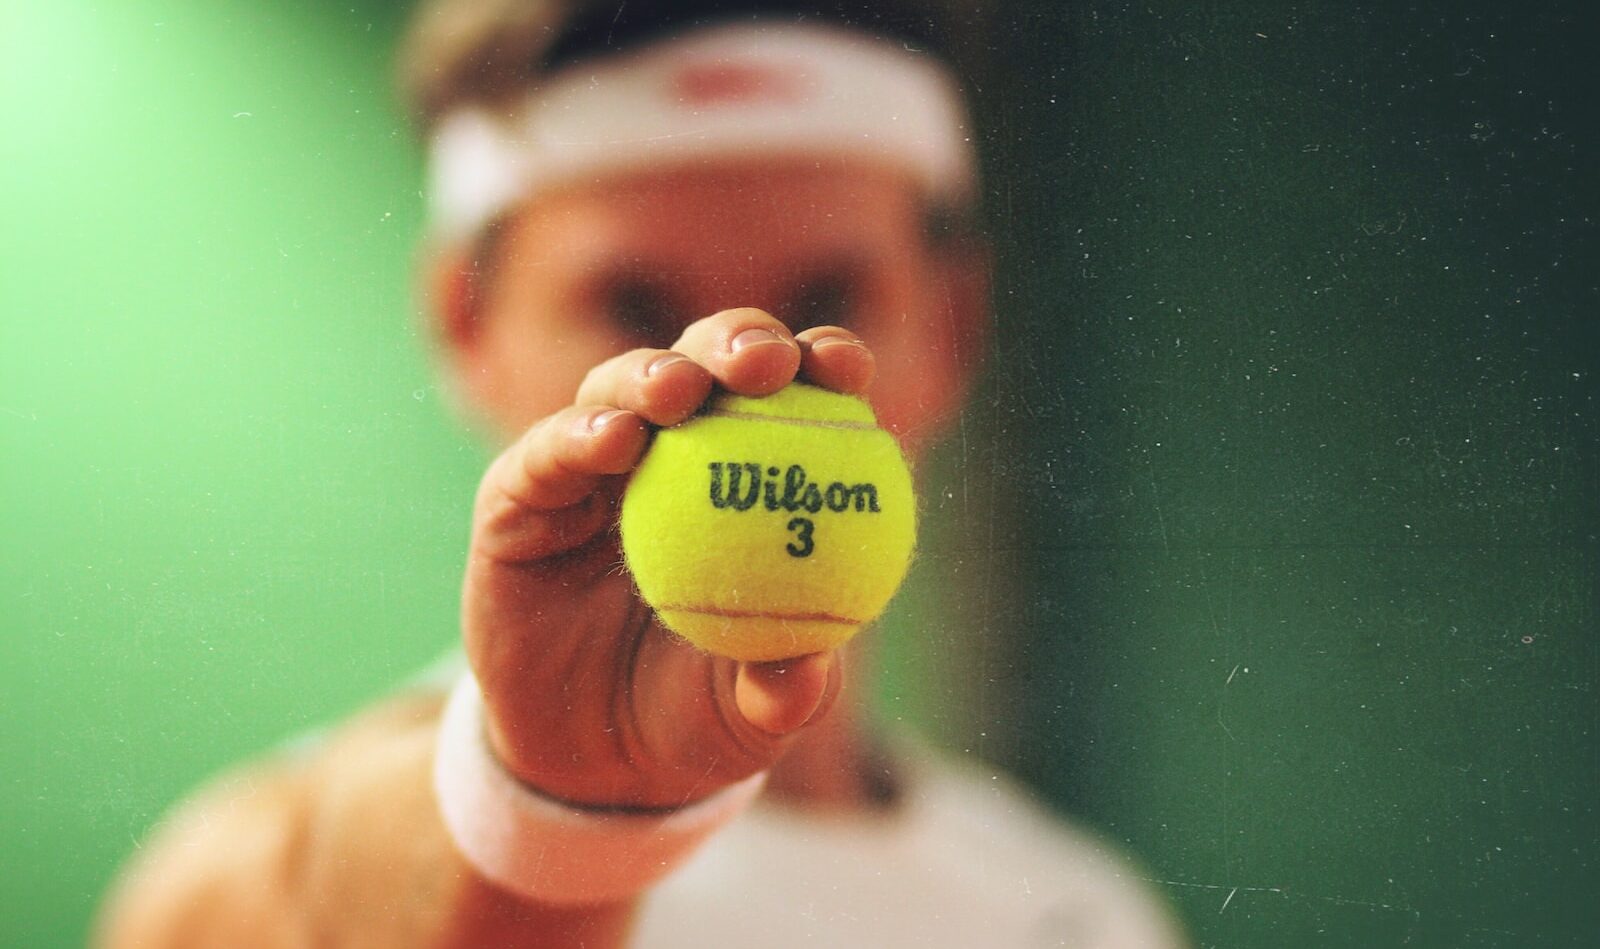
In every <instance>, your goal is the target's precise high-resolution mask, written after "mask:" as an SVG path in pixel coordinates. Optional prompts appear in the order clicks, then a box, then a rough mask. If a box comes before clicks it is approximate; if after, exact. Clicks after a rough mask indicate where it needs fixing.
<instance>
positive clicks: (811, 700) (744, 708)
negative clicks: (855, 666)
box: [733, 652, 840, 737]
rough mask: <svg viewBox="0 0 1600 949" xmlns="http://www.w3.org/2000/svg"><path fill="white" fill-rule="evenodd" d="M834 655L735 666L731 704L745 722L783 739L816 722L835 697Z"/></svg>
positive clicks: (837, 677) (836, 662) (835, 659)
mask: <svg viewBox="0 0 1600 949" xmlns="http://www.w3.org/2000/svg"><path fill="white" fill-rule="evenodd" d="M838 666H839V663H838V661H837V656H836V655H835V654H834V653H831V652H827V653H812V654H811V655H809V656H800V657H799V658H796V659H780V660H778V661H776V662H745V663H740V664H739V672H738V677H737V678H736V679H735V680H734V687H733V697H734V704H735V705H736V706H737V707H738V709H739V714H740V715H743V716H744V719H745V721H747V722H749V723H750V724H751V725H753V726H755V727H756V728H757V729H759V730H760V731H762V732H765V733H766V734H768V735H772V736H775V737H776V736H782V735H787V734H789V733H790V732H792V731H795V730H796V729H798V728H800V727H801V726H802V725H805V724H806V723H807V722H810V721H813V720H815V719H817V718H820V717H821V716H822V715H823V714H825V713H826V712H827V708H828V706H829V705H831V704H832V701H833V697H834V696H835V695H837V694H838V688H839V682H840V675H839V669H838Z"/></svg>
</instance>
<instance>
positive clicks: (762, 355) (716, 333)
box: [672, 307, 800, 396]
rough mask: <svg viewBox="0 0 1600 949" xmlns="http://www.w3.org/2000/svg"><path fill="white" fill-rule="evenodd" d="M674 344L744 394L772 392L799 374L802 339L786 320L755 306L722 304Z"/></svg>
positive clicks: (728, 386) (730, 388) (719, 380)
mask: <svg viewBox="0 0 1600 949" xmlns="http://www.w3.org/2000/svg"><path fill="white" fill-rule="evenodd" d="M672 348H673V350H675V351H677V352H680V353H683V354H684V355H685V356H688V357H689V358H690V359H693V360H694V361H695V362H697V363H699V364H700V365H702V366H704V367H705V368H706V369H707V370H708V371H709V372H710V373H711V375H712V376H713V377H714V378H715V379H716V380H717V383H718V384H719V385H721V386H722V387H723V388H724V389H727V390H728V391H730V392H737V393H739V394H740V395H752V396H762V395H771V394H772V393H774V392H776V391H778V390H779V389H781V388H783V387H784V386H786V385H788V384H789V383H790V382H791V381H793V379H794V375H795V373H796V372H797V371H798V370H799V368H800V345H799V344H798V343H796V342H795V339H794V335H793V334H791V333H790V332H789V328H788V327H787V326H784V325H783V323H782V322H781V321H779V320H778V319H776V318H774V317H773V316H772V315H771V314H770V313H767V312H765V311H763V310H757V309H755V308H754V307H741V308H739V309H736V310H723V311H722V312H721V313H717V314H714V315H712V316H708V317H706V318H705V319H703V320H697V321H695V322H694V323H691V324H690V325H689V328H688V329H686V330H684V331H683V335H682V336H680V337H678V341H677V342H675V343H673V344H672Z"/></svg>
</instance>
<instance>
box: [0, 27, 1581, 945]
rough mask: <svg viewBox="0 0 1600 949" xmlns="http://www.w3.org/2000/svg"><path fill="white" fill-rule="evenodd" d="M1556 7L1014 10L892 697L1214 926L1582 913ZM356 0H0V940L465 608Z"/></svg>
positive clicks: (1483, 937) (1528, 931)
mask: <svg viewBox="0 0 1600 949" xmlns="http://www.w3.org/2000/svg"><path fill="white" fill-rule="evenodd" d="M352 7H353V8H352ZM1592 20H1593V17H1592V16H1591V15H1588V14H1587V12H1586V10H1585V9H1584V8H1583V7H1581V6H1579V5H1577V4H1570V5H1566V6H1556V5H1524V6H1523V7H1503V6H1502V5H1486V4H1479V5H1474V6H1473V7H1468V6H1464V5H1462V4H1455V3H1451V4H1446V3H1438V4H1432V5H1428V6H1425V7H1418V6H1416V5H1391V4H1379V3H1369V4H1365V5H1362V6H1355V5H1349V4H1339V5H1334V4H1327V5H1319V6H1312V5H1309V4H1280V3H1266V2H1260V3H1240V4H1230V5H1228V6H1227V8H1226V9H1222V8H1220V7H1219V5H1215V4H1192V3H1179V2H1176V0H1171V2H1162V3H1154V4H1150V3H1144V4H1122V3H1110V2H1086V3H1082V4H1077V5H1075V6H1073V8H1072V9H1071V11H1070V13H1067V12H1063V11H1062V9H1061V6H1060V5H1057V4H1044V3H1038V4H1030V5H1015V4H1014V5H1011V6H1009V7H1007V8H1005V9H1003V10H1002V12H1001V14H1000V24H999V30H998V40H999V42H1000V44H1001V50H1002V54H1003V55H1002V56H1001V62H1000V68H998V69H997V70H996V74H995V75H994V76H993V77H992V79H990V80H989V81H987V82H986V83H985V88H984V89H983V93H982V101H983V102H984V104H985V106H986V108H987V110H988V111H987V115H988V120H987V123H986V125H987V128H986V133H985V147H986V152H987V157H988V158H989V160H990V166H991V169H990V170H991V178H990V185H989V196H990V205H991V210H992V212H993V214H992V217H993V219H994V222H995V226H996V235H997V240H998V245H999V246H998V250H999V263H1000V266H999V273H998V277H997V281H996V299H997V302H998V317H997V320H998V327H999V332H1000V335H999V339H998V344H997V353H996V358H995V360H994V363H993V365H994V369H993V371H992V373H991V376H990V379H989V381H988V384H987V385H986V386H985V387H984V388H983V390H982V391H981V392H980V393H979V394H978V398H977V400H976V402H975V405H974V407H973V409H972V411H971V412H969V413H968V416H967V418H966V420H965V422H964V423H963V425H962V427H961V429H960V430H959V431H958V432H957V433H956V435H955V437H954V438H952V439H951V441H950V443H949V444H948V445H947V446H945V448H944V449H943V451H942V452H941V453H940V455H939V458H938V460H937V462H936V464H935V466H934V467H935V472H936V473H935V476H934V478H933V479H932V481H931V490H930V491H929V493H928V495H927V497H925V499H924V500H925V503H926V505H927V507H928V510H929V511H930V513H931V515H932V516H931V519H930V521H929V529H930V530H929V534H928V535H927V536H926V537H925V544H924V548H923V551H922V552H921V554H920V557H919V562H918V570H917V574H916V577H915V579H914V582H913V589H912V591H911V592H910V593H909V594H908V595H907V596H904V597H903V598H902V600H901V601H900V604H899V610H898V612H897V614H896V617H895V619H894V621H893V622H892V623H891V624H890V628H889V629H888V630H886V633H887V635H885V636H884V637H883V638H882V651H883V653H884V656H885V659H886V674H885V678H884V681H883V683H882V685H881V690H882V692H883V698H884V699H885V708H886V715H888V716H891V717H904V718H907V719H909V720H912V721H915V722H917V723H918V724H919V725H921V726H922V727H924V728H926V729H928V730H931V731H932V732H934V733H935V734H937V735H939V736H940V737H941V739H942V740H944V741H946V742H948V743H951V744H955V745H957V746H959V747H964V748H971V749H974V750H977V751H980V752H982V753H985V754H987V755H989V756H991V757H995V758H999V759H1001V760H1003V761H1005V762H1006V763H1009V764H1012V765H1014V766H1016V767H1017V768H1018V769H1019V770H1021V771H1022V773H1023V774H1025V775H1026V776H1027V777H1029V778H1030V779H1031V780H1033V781H1034V782H1035V783H1036V784H1037V785H1038V786H1039V787H1041V788H1042V789H1043V790H1044V791H1045V792H1046V793H1047V794H1048V795H1049V796H1050V797H1051V798H1052V799H1053V800H1054V801H1055V802H1056V803H1058V804H1059V805H1061V806H1062V807H1063V808H1064V809H1065V810H1068V811H1070V812H1072V813H1074V814H1076V815H1080V816H1082V817H1083V818H1085V819H1086V820H1087V821H1088V822H1090V823H1091V824H1093V825H1095V826H1097V827H1098V828H1100V829H1101V830H1102V831H1104V832H1105V833H1106V834H1107V835H1108V836H1109V837H1110V838H1111V839H1113V840H1115V841H1118V842H1121V843H1123V844H1125V845H1126V846H1127V847H1128V848H1129V849H1130V850H1131V851H1132V852H1133V853H1136V854H1138V855H1139V856H1140V858H1141V860H1142V862H1143V864H1144V866H1145V868H1146V871H1147V872H1148V874H1149V876H1150V877H1151V878H1152V879H1154V880H1157V881H1159V882H1158V883H1157V884H1155V885H1156V888H1157V889H1158V890H1159V891H1161V892H1162V893H1164V894H1165V895H1166V896H1168V897H1169V898H1171V899H1172V900H1173V902H1174V903H1175V904H1176V905H1177V906H1178V907H1179V908H1180V910H1181V913H1182V915H1183V917H1184V919H1185V921H1186V923H1187V924H1188V925H1189V926H1190V927H1191V929H1192V931H1193V932H1194V933H1195V934H1196V937H1197V941H1198V942H1199V943H1200V944H1201V945H1205V946H1229V947H1236V946H1260V947H1279V946H1318V945H1327V946H1362V947H1366V946H1398V945H1419V946H1544V945H1550V946H1565V945H1584V944H1586V942H1587V940H1588V939H1589V937H1591V936H1592V934H1593V933H1595V932H1596V931H1600V909H1597V901H1596V900H1595V899H1594V894H1595V893H1596V892H1597V891H1600V873H1597V869H1596V865H1595V844H1596V834H1597V830H1600V822H1597V820H1596V813H1595V806H1596V805H1595V801H1596V799H1597V797H1600V748H1597V745H1596V740H1595V731H1596V727H1597V724H1600V705H1597V702H1596V695H1595V688H1596V681H1597V674H1600V647H1597V643H1596V638H1595V619H1596V609H1595V606H1596V603H1595V580H1596V576H1597V573H1600V563H1597V561H1600V544H1597V540H1596V523H1595V520H1596V518H1595V514H1596V499H1597V497H1600V476H1597V468H1596V453H1595V446H1596V431H1595V418H1596V413H1595V404H1594V385H1593V383H1594V378H1593V373H1594V370H1595V361H1596V360H1595V355H1596V352H1597V343H1600V340H1597V337H1596V326H1597V320H1600V308H1597V304H1600V289H1597V278H1596V268H1597V265H1600V260H1597V258H1596V253H1595V251H1596V243H1595V222H1594V215H1595V213H1596V209H1597V203H1596V187H1597V184H1596V180H1595V179H1596V176H1595V174H1594V170H1593V168H1594V164H1595V163H1594V156H1595V155H1596V154H1597V153H1600V152H1597V145H1600V142H1597V137H1600V135H1597V129H1600V123H1597V122H1596V121H1595V115H1594V108H1593V106H1592V105H1591V103H1592V101H1593V99H1594V92H1595V89H1594V87H1595V83H1594V81H1593V79H1592V78H1591V77H1592V74H1593V73H1594V70H1593V67H1592V65H1591V63H1590V59H1589V57H1590V49H1589V48H1590V47H1591V46H1592V38H1593V36H1594V35H1596V34H1595V29H1594V27H1595V23H1593V22H1592ZM398 23H399V14H398V11H396V10H394V9H392V8H391V5H390V4H385V3H378V2H362V3H357V4H353V5H352V4H340V5H336V6H330V5H325V4H315V3H309V2H296V3H280V4H259V3H244V2H229V3H216V4H200V3H183V2H180V0H139V2H131V3H119V4H109V3H94V4H91V3H83V2H72V3H62V4H48V5H47V4H33V5H26V4H15V5H11V6H10V7H7V8H5V9H4V11H3V12H0V124H3V126H4V127H5V129H6V130H7V132H6V134H5V135H3V136H0V157H3V159H4V162H5V167H6V169H7V174H6V175H5V176H3V177H0V220H3V221H4V226H0V532H3V537H4V544H3V546H0V637H3V641H4V642H5V644H6V647H5V648H6V651H5V662H4V663H0V688H3V690H4V693H5V695H6V696H7V697H8V701H7V704H6V707H7V709H8V711H9V712H10V721H9V724H8V726H7V728H6V729H5V732H4V738H3V740H0V769H3V773H4V775H5V777H4V779H3V783H0V809H3V811H4V813H5V820H4V821H3V822H0V853H3V854H4V858H3V862H0V869H3V874H4V879H5V884H4V885H3V886H0V944H4V945H26V946H53V945H72V944H75V943H77V942H79V941H81V938H82V934H83V931H84V926H85V925H86V921H87V916H88V913H89V911H90V909H91V907H92V906H93V904H94V902H95V901H96V899H97V898H98V895H99V893H100V891H101V890H102V888H103V887H104V885H105V883H106V881H107V880H108V878H109V876H110V874H111V872H112V870H113V868H114V867H115V865H116V864H117V863H118V862H119V861H120V860H122V859H123V858H124V857H125V856H126V854H127V853H128V852H129V851H130V850H131V849H132V848H133V847H134V842H135V840H136V839H137V838H138V836H139V835H140V834H141V833H142V832H143V831H144V830H145V829H146V828H147V827H148V826H149V825H150V823H151V822H152V821H153V820H154V819H155V818H156V817H157V816H158V815H159V813H160V812H161V810H162V809H163V808H164V807H166V806H167V805H168V804H169V803H170V802H172V801H173V800H174V799H175V798H177V797H178V796H179V795H181V794H182V793H183V792H184V791H185V790H186V789H188V788H190V787H192V786H193V785H194V784H195V783H196V782H198V781H200V780H201V779H202V778H204V777H205V776H206V775H207V774H210V773H212V772H214V771H215V770H216V769H218V768H220V767H222V766H224V765H225V764H227V763H228V762H231V761H235V760H238V759H239V758H242V757H244V756H247V755H250V754H252V753H255V752H257V751H259V750H260V749H261V748H263V747H265V746H267V745H270V744H271V743H273V742H275V741H278V740H280V739H282V738H284V737H286V736H288V735H291V734H293V733H294V732H296V731H298V730H300V729H303V728H306V727H311V726H314V725H316V724H318V723H321V722H325V721H328V720H331V719H334V718H337V717H339V716H340V715H342V714H344V713H346V712H347V711H349V710H351V709H353V708H355V707H357V706H359V705H361V704H362V703H363V702H365V701H367V700H368V699H369V698H370V697H371V696H372V695H374V694H376V693H377V692H379V691H380V690H382V689H384V688H386V687H388V686H389V685H391V684H392V683H393V682H395V681H396V680H397V679H398V678H400V677H402V676H404V675H406V674H408V673H409V672H411V671H412V670H414V669H416V668H417V667H418V666H420V665H422V664H423V663H425V662H426V661H427V660H428V659H429V658H431V657H432V656H433V655H434V654H436V653H437V652H438V651H439V650H440V649H441V648H443V647H444V646H446V645H447V644H449V643H450V642H451V641H452V640H453V638H454V635H455V633H454V630H455V609H456V596H457V587H458V581H459V575H460V551H461V549H462V546H463V544H464V541H465V535H466V526H467V525H466V516H465V515H466V511H467V507H468V504H469V502H470V496H471V491H472V488H473V486H474V484H475V482H476V479H477V477H478V474H479V473H480V471H481V467H482V465H483V463H484V460H485V459H484V456H483V452H482V450H481V449H480V448H479V447H478V446H477V445H476V444H475V443H474V442H473V441H472V439H471V438H470V437H469V436H468V435H467V434H466V433H464V432H463V431H462V430H461V429H460V427H459V425H458V423H457V422H456V421H455V420H454V419H453V418H452V416H451V414H450V412H449V410H448V408H447V406H445V405H444V404H443V398H442V395H443V394H442V393H441V392H440V390H439V389H438V388H437V383H436V380H435V378H434V376H433V373H432V370H431V369H430V367H429V365H428V359H427V341H426V339H425V337H424V336H423V334H421V333H420V331H419V325H418V322H417V320H416V318H415V316H414V309H415V307H414V305H413V302H412V299H411V287H412V285H413V283H412V279H413V278H412V277H411V273H410V271H411V261H412V254H413V249H412V247H413V241H414V238H415V236H416V233H417V230H418V226H419V222H420V202H419V200H418V197H417V194H416V192H417V188H418V182H419V180H420V179H419V168H418V166H417V162H416V157H415V154H414V152H413V150H412V149H411V146H410V143H409V137H408V133H407V131H406V129H405V127H404V123H403V122H402V121H401V119H400V117H399V116H398V115H397V113H396V111H395V108H394V106H393V103H392V100H391V98H390V96H389V93H388V85H387V75H388V68H389V66H388V57H389V55H390V50H391V48H392V45H393V42H394V37H395V35H396V31H397V28H398ZM991 512H996V513H997V519H990V517H989V515H990V514H991ZM1019 574H1020V576H1019ZM952 590H953V591H957V592H958V594H959V595H957V596H953V597H952V596H948V595H946V596H945V597H944V598H943V599H941V598H940V595H941V594H948V592H949V591H952ZM952 609H953V610H958V611H960V615H961V620H960V621H959V622H956V623H951V622H949V619H948V616H949V613H948V611H949V610H952ZM963 627H966V628H968V629H969V630H971V632H969V633H967V634H958V633H957V632H954V631H952V630H953V629H959V628H963ZM1018 629H1020V630H1022V632H1023V637H1022V638H1020V639H1017V638H1012V637H1011V636H1010V635H1009V634H1011V633H1012V632H1013V631H1014V630H1018ZM972 632H975V633H977V634H978V635H972ZM969 669H971V670H975V671H974V672H973V673H972V674H970V675H969V674H968V670H969Z"/></svg>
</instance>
